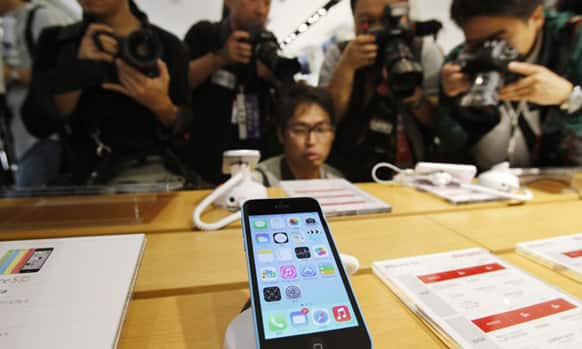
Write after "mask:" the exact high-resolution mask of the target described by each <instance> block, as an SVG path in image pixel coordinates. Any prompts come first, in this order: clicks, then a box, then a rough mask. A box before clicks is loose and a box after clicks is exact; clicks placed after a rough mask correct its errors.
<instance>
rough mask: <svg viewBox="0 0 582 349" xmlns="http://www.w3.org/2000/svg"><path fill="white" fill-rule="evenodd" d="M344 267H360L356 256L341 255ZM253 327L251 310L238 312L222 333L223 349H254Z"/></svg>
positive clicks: (350, 273)
mask: <svg viewBox="0 0 582 349" xmlns="http://www.w3.org/2000/svg"><path fill="white" fill-rule="evenodd" d="M341 258H342V263H343V264H344V268H345V269H346V272H347V273H348V274H349V275H352V274H354V273H356V272H357V271H358V269H359V268H360V262H359V261H358V259H357V258H356V257H353V256H349V255H341ZM256 344H257V341H256V339H255V329H254V325H253V312H252V309H251V308H249V309H247V310H245V311H243V312H242V313H240V314H239V315H238V316H237V317H235V318H234V320H232V321H231V323H230V324H229V325H228V328H227V329H226V334H225V335H224V349H256Z"/></svg>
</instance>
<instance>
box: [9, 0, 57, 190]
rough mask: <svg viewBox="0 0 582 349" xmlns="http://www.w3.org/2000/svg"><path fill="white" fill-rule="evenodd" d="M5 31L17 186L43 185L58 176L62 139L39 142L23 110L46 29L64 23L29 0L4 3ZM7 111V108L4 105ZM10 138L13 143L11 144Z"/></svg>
mask: <svg viewBox="0 0 582 349" xmlns="http://www.w3.org/2000/svg"><path fill="white" fill-rule="evenodd" d="M0 16H2V30H3V42H2V44H3V50H2V55H3V57H2V58H3V62H4V67H3V68H4V82H5V84H6V106H5V109H4V110H5V111H6V113H7V114H6V115H5V118H6V120H5V121H6V129H8V130H9V132H8V134H6V135H4V137H7V138H8V139H5V140H4V141H5V144H7V145H8V148H9V149H8V151H9V152H11V153H12V154H11V156H12V157H13V159H11V160H12V161H15V162H16V164H17V166H18V170H17V171H16V173H15V174H14V184H15V185H17V186H22V187H30V186H42V185H45V184H47V183H48V182H49V181H50V180H51V179H52V178H54V177H55V176H56V175H57V174H58V170H59V164H60V155H61V152H60V149H61V146H60V144H59V141H58V138H57V137H55V136H52V137H50V138H47V139H43V140H37V139H36V138H34V137H33V136H31V135H30V133H29V132H28V131H27V130H26V128H25V127H24V124H23V122H22V117H21V112H20V110H21V108H22V104H23V103H24V99H25V98H26V94H27V93H28V86H29V84H30V75H31V70H32V68H31V67H32V59H33V54H34V49H35V47H36V43H37V41H38V38H39V36H40V33H41V32H42V30H43V29H45V28H47V27H50V26H53V25H57V24H63V23H62V18H63V14H61V13H59V12H58V10H57V9H55V8H53V7H51V8H49V7H45V6H42V5H37V4H31V3H29V2H27V1H26V0H5V1H0ZM2 108H4V106H2ZM8 125H9V127H8ZM10 139H11V140H12V141H10Z"/></svg>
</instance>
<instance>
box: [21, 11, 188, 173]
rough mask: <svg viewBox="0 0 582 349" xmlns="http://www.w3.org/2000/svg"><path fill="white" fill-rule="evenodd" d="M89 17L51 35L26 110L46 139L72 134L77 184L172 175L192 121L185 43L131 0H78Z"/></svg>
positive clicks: (44, 40) (69, 145) (69, 142)
mask: <svg viewBox="0 0 582 349" xmlns="http://www.w3.org/2000/svg"><path fill="white" fill-rule="evenodd" d="M79 3H80V5H81V6H82V8H83V13H84V19H83V21H82V22H78V23H75V24H73V25H70V26H67V27H54V28H50V29H47V30H45V31H44V32H43V34H42V36H41V38H40V41H39V44H38V49H37V56H36V61H35V64H34V67H33V73H32V84H31V92H30V94H29V96H28V98H27V101H26V104H25V106H24V109H23V115H24V118H25V122H26V125H27V126H28V128H29V129H30V130H31V132H33V133H34V134H36V135H37V136H39V137H42V136H46V135H47V134H50V133H51V132H54V131H58V132H60V133H61V134H63V135H64V137H65V139H66V153H67V155H68V157H67V165H68V166H69V167H70V168H69V171H70V172H71V175H72V178H71V179H70V182H72V183H73V184H84V183H90V184H106V183H116V182H117V183H119V182H124V183H133V182H142V181H144V182H154V181H165V180H170V179H172V178H173V175H174V173H176V172H179V173H178V174H181V175H182V174H183V173H182V172H183V171H178V169H180V168H182V167H181V166H180V165H181V164H180V161H179V160H178V159H177V157H176V155H175V154H176V149H175V143H176V142H175V141H180V139H183V138H184V136H183V135H184V132H185V130H187V129H188V128H189V119H190V118H191V117H190V116H189V115H190V114H189V113H188V109H187V108H185V107H184V105H186V104H187V100H188V85H187V80H186V76H187V62H186V57H185V52H184V49H183V47H182V44H181V42H180V40H179V39H178V38H176V37H174V36H173V35H172V34H170V33H168V32H166V31H164V30H162V29H160V28H158V27H156V26H154V25H152V24H150V23H149V21H148V19H147V16H146V15H145V14H144V13H143V12H141V11H140V10H139V9H138V8H137V6H136V5H135V3H134V2H133V1H132V0H103V1H97V2H96V1H88V0H87V1H86V0H79Z"/></svg>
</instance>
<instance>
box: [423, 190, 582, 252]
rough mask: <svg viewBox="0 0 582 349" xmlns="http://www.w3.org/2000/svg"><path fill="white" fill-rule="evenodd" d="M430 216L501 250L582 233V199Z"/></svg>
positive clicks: (490, 248) (444, 224)
mask: <svg viewBox="0 0 582 349" xmlns="http://www.w3.org/2000/svg"><path fill="white" fill-rule="evenodd" d="M429 218H430V219H431V220H433V221H434V222H436V223H438V224H440V225H442V226H443V227H446V228H449V229H452V230H454V231H455V232H457V233H458V234H461V235H463V236H465V237H466V238H468V239H470V240H472V241H474V242H475V243H476V244H478V245H481V246H483V247H485V248H487V249H489V250H492V251H494V252H496V253H502V252H511V251H513V250H514V248H515V244H516V243H518V242H524V241H530V240H538V239H544V238H550V237H555V236H561V235H568V234H573V233H579V232H581V231H582V201H571V202H567V201H566V202H555V203H553V204H548V205H525V206H521V207H513V208H511V209H503V208H495V209H488V210H477V211H466V212H456V213H446V214H439V215H431V216H429Z"/></svg>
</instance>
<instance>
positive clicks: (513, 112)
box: [504, 100, 527, 161]
mask: <svg viewBox="0 0 582 349" xmlns="http://www.w3.org/2000/svg"><path fill="white" fill-rule="evenodd" d="M504 106H505V110H506V111H507V114H509V119H510V122H511V138H510V139H509V146H508V147H507V158H508V159H509V160H510V161H511V158H512V157H513V154H515V148H516V146H517V137H518V133H517V131H518V130H519V118H520V116H521V115H522V114H523V113H524V111H525V110H526V109H527V101H525V100H523V101H520V102H519V105H518V107H517V109H516V108H514V107H513V105H512V104H511V102H504Z"/></svg>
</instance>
